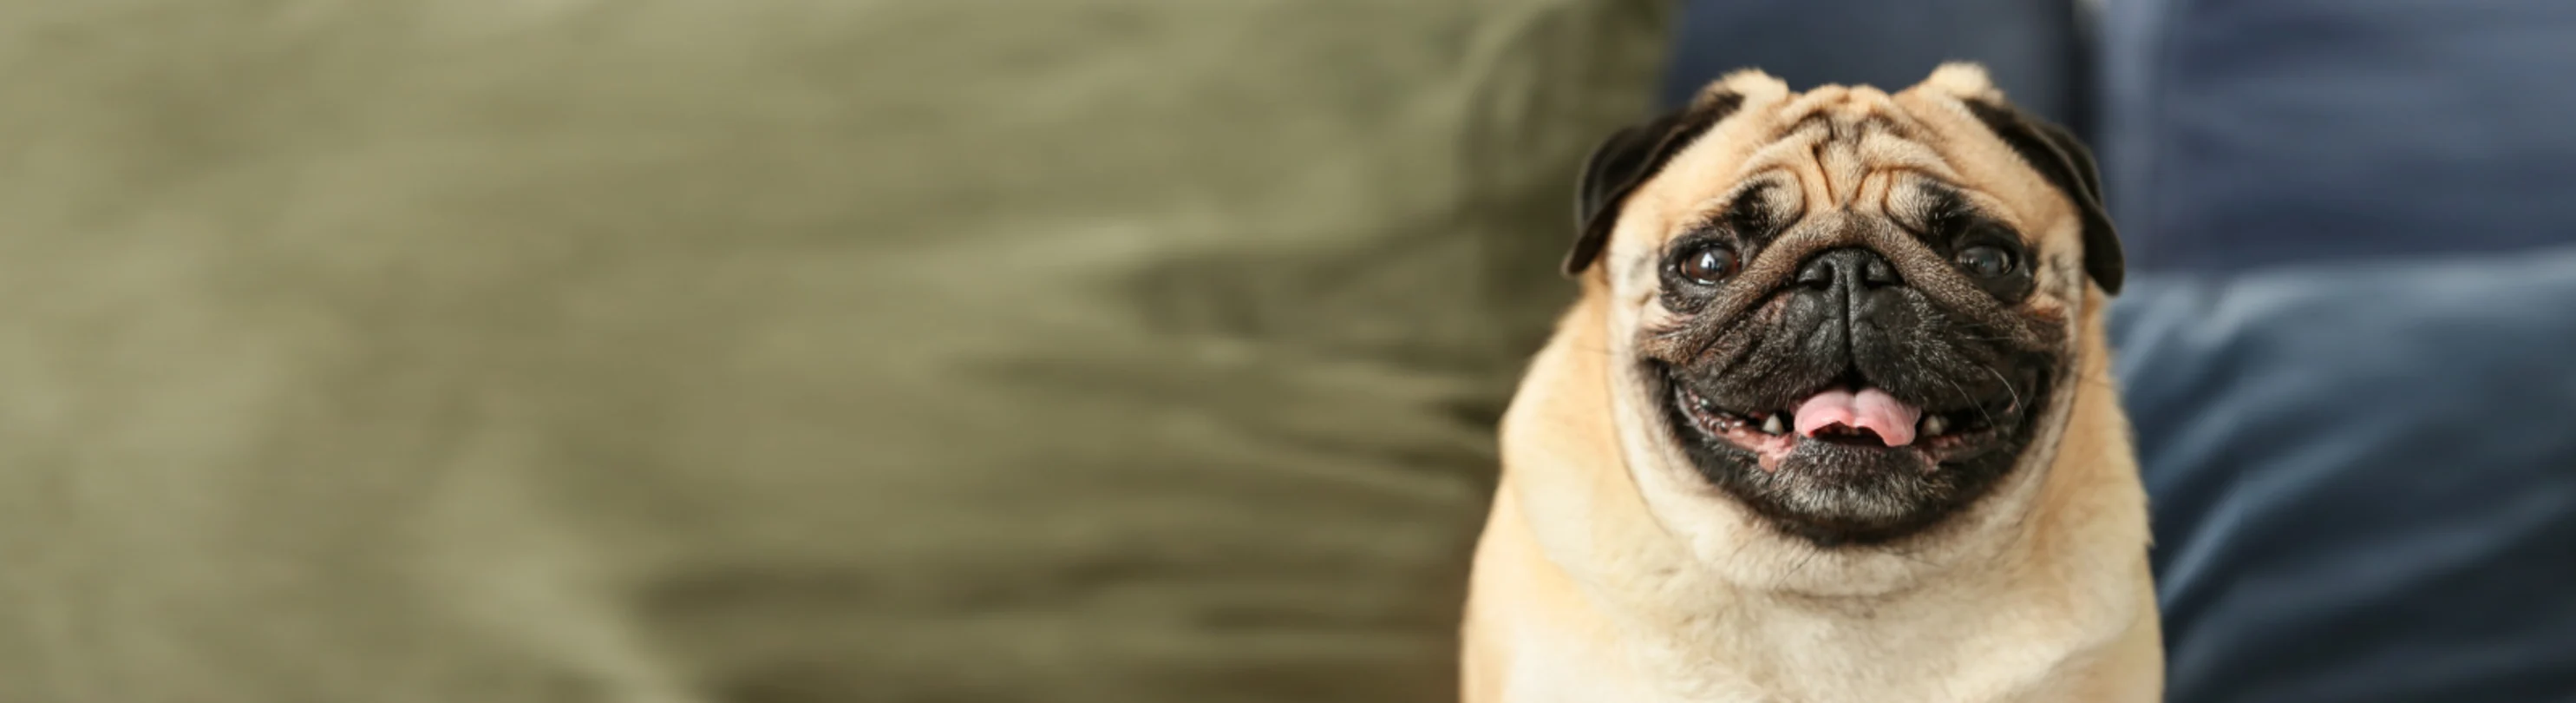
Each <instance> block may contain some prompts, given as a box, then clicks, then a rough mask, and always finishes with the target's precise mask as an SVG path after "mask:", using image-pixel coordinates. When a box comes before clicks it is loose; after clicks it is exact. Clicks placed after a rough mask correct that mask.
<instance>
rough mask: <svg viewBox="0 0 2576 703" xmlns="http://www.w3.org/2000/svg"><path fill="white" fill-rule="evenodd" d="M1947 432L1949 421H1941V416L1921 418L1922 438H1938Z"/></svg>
mask: <svg viewBox="0 0 2576 703" xmlns="http://www.w3.org/2000/svg"><path fill="white" fill-rule="evenodd" d="M1948 431H1950V421H1949V420H1947V419H1943V418H1942V417H1941V416H1939V415H1925V416H1923V435H1924V436H1926V437H1937V436H1940V434H1941V433H1943V432H1948Z"/></svg>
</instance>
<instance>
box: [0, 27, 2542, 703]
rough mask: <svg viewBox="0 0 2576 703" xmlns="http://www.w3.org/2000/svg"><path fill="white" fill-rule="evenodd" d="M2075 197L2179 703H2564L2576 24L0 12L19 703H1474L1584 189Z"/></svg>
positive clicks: (5, 561)
mask: <svg viewBox="0 0 2576 703" xmlns="http://www.w3.org/2000/svg"><path fill="white" fill-rule="evenodd" d="M1946 59H1974V60H1980V61H1984V62H1986V63H1988V64H1989V66H1990V67H1991V68H1992V70H1993V72H1994V74H1995V75H1996V77H1997V79H1998V81H1999V82H2000V83H2001V84H2002V85H2003V86H2004V88H2005V89H2006V90H2007V91H2008V93H2009V94H2010V95H2011V96H2012V97H2014V98H2015V99H2016V100H2018V101H2019V102H2021V103H2022V104H2024V105H2025V106H2028V107H2030V108H2031V109H2033V110H2035V111H2037V112H2040V113H2041V114H2043V115H2046V116H2049V117H2051V118H2053V119H2056V120H2058V121H2062V122H2065V123H2067V124H2069V125H2071V126H2073V127H2074V128H2076V129H2077V131H2079V132H2080V133H2082V134H2083V135H2085V136H2086V137H2087V138H2088V139H2090V140H2091V141H2092V142H2093V143H2095V144H2097V145H2098V146H2099V151H2100V152H2101V154H2102V155H2103V157H2104V163H2105V168H2106V170H2107V176H2108V183H2109V191H2110V194H2111V197H2112V200H2113V205H2114V209H2115V217H2116V218H2117V219H2118V221H2119V222H2120V223H2121V225H2122V231H2123V233H2124V235H2125V238H2126V240H2127V242H2128V245H2127V246H2128V250H2129V252H2130V257H2131V261H2132V264H2131V267H2132V268H2131V272H2132V282H2131V284H2130V287H2129V290H2128V292H2127V294H2126V295H2124V296H2123V298H2122V299H2121V301H2120V303H2119V305H2118V308H2117V309H2116V311H2115V327H2116V328H2117V332H2116V334H2117V336H2118V338H2119V343H2120V345H2121V347H2122V352H2121V356H2120V363H2119V368H2120V372H2121V375H2122V381H2123V384H2124V385H2125V386H2126V391H2127V399H2128V402H2129V404H2130V407H2131V411H2132V413H2133V415H2134V416H2135V421H2136V424H2137V429H2138V435H2139V439H2140V445H2141V447H2142V448H2143V451H2144V453H2145V456H2144V464H2145V471H2146V473H2147V481H2148V484H2149V486H2150V488H2151V491H2152V492H2153V494H2154V500H2155V511H2156V515H2155V517H2156V519H2157V524H2156V531H2157V537H2158V545H2157V547H2156V550H2155V552H2154V563H2155V566H2156V568H2157V570H2158V574H2159V579H2160V584H2159V589H2160V596H2161V598H2162V600H2163V603H2164V609H2165V615H2166V618H2167V624H2166V630H2165V632H2166V637H2167V645H2168V648H2169V650H2170V657H2171V661H2170V665H2169V668H2170V675H2171V678H2172V686H2171V696H2170V698H2171V700H2175V701H2188V702H2217V701H2231V702H2232V701H2246V702H2256V701H2259V702H2262V703H2284V702H2289V703H2303V702H2311V701H2314V702H2324V701H2543V700H2576V373H2571V372H2572V371H2576V361H2571V359H2576V357H2571V356H2570V353H2569V351H2568V350H2569V349H2571V348H2576V197H2570V193H2571V192H2576V132H2571V131H2569V129H2568V128H2567V124H2568V123H2569V119H2570V117H2571V114H2576V84H2570V83H2569V76H2571V75H2576V4H2570V3H2565V2H2557V1H2554V0H2524V1H2519V2H2517V1H2510V0H2267V1H2265V2H2219V1H2217V0H2196V1H2195V0H2113V1H2111V2H2109V3H2107V4H2103V3H2081V2H2073V1H2071V0H2070V1H2056V2H2053V1H2050V0H1907V1H1904V2H1898V1H1896V0H1883V1H1871V2H1863V1H1858V0H1796V1H1791V0H1733V1H1726V0H1688V1H1673V0H1666V1H1652V0H1405V1H1404V2H1349V1H1343V0H1331V1H1319V0H1053V1H1051V2H1033V1H1026V2H1013V1H1009V0H946V1H941V2H931V1H927V0H922V1H914V2H897V1H893V0H840V1H828V2H827V1H823V0H725V1H718V0H695V1H691V0H624V1H620V2H609V1H607V0H365V1H361V0H193V1H181V0H24V1H21V2H14V3H7V4H0V290H5V294H0V701H8V702H13V703H14V702H18V701H27V702H31V703H163V702H168V703H302V702H314V703H340V702H347V703H409V702H423V703H427V702H433V701H437V702H447V701H477V702H488V703H539V702H544V703H557V702H562V703H577V702H590V701H603V702H604V701H620V702H626V701H632V702H639V703H821V702H826V701H860V702H876V701H900V702H914V703H931V702H943V703H944V702H986V701H990V702H995V703H1003V702H1010V701H1048V702H1066V703H1081V702H1087V701H1118V702H1122V703H1146V702H1152V701H1433V700H1441V699H1444V698H1448V697H1452V696H1454V684H1453V682H1452V678H1454V673H1453V672H1454V668H1453V667H1454V666H1455V655H1454V653H1453V651H1452V649H1453V648H1454V646H1455V644H1454V642H1455V633H1454V629H1455V627H1456V623H1457V616H1458V605H1459V599H1460V596H1461V593H1462V590H1463V580H1464V573H1465V565H1466V559H1467V556H1468V552H1469V549H1470V545H1471V543H1472V541H1473V539H1474V536H1475V531H1476V529H1477V527H1478V525H1479V520H1480V518H1481V515H1482V512H1483V510H1484V504H1485V501H1486V499H1487V498H1488V496H1489V492H1490V490H1491V488H1492V484H1493V477H1494V470H1495V456H1494V451H1493V447H1492V445H1493V437H1492V430H1493V425H1494V422H1495V420H1496V418H1497V417H1498V415H1499V413H1500V411H1501V408H1502V407H1503V403H1504V402H1505V401H1506V400H1507V399H1508V396H1509V392H1510V390H1511V387H1512V383H1513V382H1514V380H1515V379H1516V377H1517V375H1518V373H1519V368H1520V364H1521V361H1522V359H1523V357H1524V356H1525V355H1526V354H1528V353H1529V352H1531V351H1532V350H1534V349H1535V347H1536V344H1537V343H1538V341H1539V340H1540V339H1542V338H1543V337H1544V336H1545V334H1546V332H1547V326H1548V322H1549V320H1550V318H1551V317H1552V316H1553V315H1554V314H1555V313H1556V312H1557V311H1558V309H1559V308H1560V307H1561V306H1563V305H1564V304H1565V303H1566V302H1568V301H1569V300H1570V293H1571V288H1570V286H1569V284H1567V283H1566V282H1564V281H1563V280H1562V279H1561V278H1560V277H1558V276H1557V275H1556V274H1555V273H1554V264H1555V262H1556V260H1557V257H1558V256H1559V255H1560V254H1561V252H1562V251H1563V247H1564V245H1565V244H1566V243H1568V242H1569V241H1570V240H1571V236H1572V231H1573V228H1572V226H1571V225H1572V223H1571V214H1570V209H1571V208H1570V206H1571V193H1572V188H1573V180H1574V173H1575V170H1576V167H1577V166H1578V164H1579V162H1580V160H1581V158H1582V156H1583V155H1584V153H1585V152H1586V151H1587V150H1588V149H1589V147H1590V146H1591V145H1592V144H1593V143H1594V142H1595V141H1596V140H1597V139H1599V138H1600V137H1601V136H1603V135H1605V134H1607V133H1608V132H1609V131H1610V130H1611V129H1613V128H1615V127H1617V126H1620V125H1623V124H1627V123H1630V122H1632V121H1635V120H1639V119H1642V118H1643V117H1645V116H1647V115H1649V114H1651V113H1652V112H1653V111H1656V110H1658V109H1661V108H1662V107H1663V106H1665V105H1669V104H1671V103H1673V102H1674V101H1677V100H1679V99H1681V98H1682V97H1683V96H1685V95H1687V94H1688V93H1689V91H1690V90H1692V89H1693V88H1695V87H1696V86H1697V85H1698V84H1699V83H1701V82H1704V81H1706V80H1708V79H1710V78H1713V77H1714V76H1716V75H1717V74H1719V73H1721V72H1723V71H1725V70H1728V69H1732V68H1735V67H1740V66H1758V67H1762V68H1765V69H1768V70H1770V71H1772V72H1774V73H1775V74H1778V75H1782V76H1784V77H1786V78H1787V79H1788V80H1790V81H1791V82H1792V84H1793V85H1795V86H1797V87H1800V88H1804V87H1809V86H1812V85H1814V84H1817V83H1823V82H1867V83H1874V84H1878V85H1882V86H1902V85H1907V84H1911V83H1913V82H1914V81H1916V80H1918V79H1919V78H1920V77H1921V76H1923V75H1924V74H1926V73H1927V72H1928V71H1929V70H1930V69H1931V67H1932V66H1933V65H1934V64H1935V63H1937V62H1939V61H1941V60H1946Z"/></svg>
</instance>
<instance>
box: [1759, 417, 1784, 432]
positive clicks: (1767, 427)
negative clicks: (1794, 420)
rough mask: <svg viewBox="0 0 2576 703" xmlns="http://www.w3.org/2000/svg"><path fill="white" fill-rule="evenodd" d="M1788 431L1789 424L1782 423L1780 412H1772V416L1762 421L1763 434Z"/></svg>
mask: <svg viewBox="0 0 2576 703" xmlns="http://www.w3.org/2000/svg"><path fill="white" fill-rule="evenodd" d="M1787 431H1789V428H1788V426H1786V425H1782V424H1780V414H1779V413H1772V414H1771V417H1769V418H1766V419H1764V420H1763V421H1762V433H1763V434H1768V435H1776V434H1780V433H1783V432H1787Z"/></svg>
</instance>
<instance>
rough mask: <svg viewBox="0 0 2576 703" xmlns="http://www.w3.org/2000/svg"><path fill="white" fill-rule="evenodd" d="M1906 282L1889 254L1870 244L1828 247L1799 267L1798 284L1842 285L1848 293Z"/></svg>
mask: <svg viewBox="0 0 2576 703" xmlns="http://www.w3.org/2000/svg"><path fill="white" fill-rule="evenodd" d="M1904 282H1905V279H1903V278H1900V277H1898V276H1897V275H1896V265H1895V264H1890V263H1887V257H1883V256H1879V255H1878V252H1875V251H1871V250H1869V249H1868V248H1866V247H1843V248H1841V249H1832V250H1828V251H1826V252H1825V253H1822V254H1817V255H1815V256H1814V257H1813V258H1809V259H1807V263H1806V265H1805V266H1802V267H1800V268H1799V269H1798V285H1800V286H1804V287H1806V288H1808V289H1811V290H1819V291H1830V290H1834V289H1837V288H1839V289H1842V291H1843V292H1844V293H1845V294H1853V293H1860V292H1863V291H1867V290H1869V289H1871V288H1885V287H1888V286H1893V285H1897V284H1900V283H1904Z"/></svg>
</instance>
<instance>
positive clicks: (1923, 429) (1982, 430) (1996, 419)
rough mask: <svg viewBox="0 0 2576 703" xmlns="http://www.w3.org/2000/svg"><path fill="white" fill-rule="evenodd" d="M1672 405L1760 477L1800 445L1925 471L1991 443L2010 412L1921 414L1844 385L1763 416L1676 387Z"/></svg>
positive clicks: (1908, 406) (1880, 392) (1974, 409)
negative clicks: (1915, 461) (1911, 459)
mask: <svg viewBox="0 0 2576 703" xmlns="http://www.w3.org/2000/svg"><path fill="white" fill-rule="evenodd" d="M1673 401H1674V403H1675V404H1676V405H1678V406H1679V409H1680V410H1681V412H1682V416H1683V417H1684V418H1687V419H1688V420H1689V424H1690V425H1691V426H1693V427H1694V428H1696V429H1698V430H1699V431H1700V433H1701V434H1703V435H1705V436H1707V437H1709V438H1711V439H1716V440H1719V441H1723V442H1726V443H1728V444H1732V445H1735V446H1736V447H1738V448H1741V449H1744V450H1745V451H1748V452H1752V453H1753V454H1754V456H1755V457H1757V458H1758V459H1759V463H1760V465H1761V467H1762V469H1763V470H1765V471H1774V470H1778V469H1779V467H1780V464H1781V462H1782V461H1783V460H1785V459H1787V458H1788V457H1789V455H1790V454H1791V453H1792V452H1795V451H1796V450H1797V448H1798V446H1799V444H1800V443H1802V442H1821V443H1826V444H1833V445H1839V446H1843V447H1850V448H1854V449H1876V450H1884V451H1889V452H1898V453H1906V454H1912V455H1916V456H1918V457H1919V460H1920V461H1922V462H1923V463H1924V468H1925V469H1926V470H1930V469H1932V468H1936V467H1937V465H1938V464H1940V463H1941V462H1944V461H1949V460H1953V459H1956V458H1959V457H1962V456H1965V455H1967V454H1971V453H1976V452H1977V451H1979V450H1981V449H1984V448H1986V445H1990V444H1992V443H1993V442H1994V440H1995V439H1996V437H1997V434H1998V433H1997V432H1996V428H1997V427H1998V426H1999V423H2000V422H2002V421H2008V418H2007V417H2006V416H2005V415H2006V414H2007V413H2009V412H2011V411H2013V410H2016V409H2017V408H2007V409H2006V410H2005V412H2003V413H1998V412H1996V411H1994V410H1991V409H1987V408H1981V407H1966V408H1954V409H1944V410H1940V411H1929V412H1927V411H1926V410H1924V409H1923V408H1921V407H1918V406H1915V405H1913V404H1909V403H1906V402H1904V401H1902V400H1898V399H1897V398H1896V397H1895V396H1893V395H1890V394H1888V393H1887V392H1886V391H1884V390H1880V389H1878V388H1875V387H1871V386H1867V385H1857V386H1855V385H1849V384H1846V385H1838V386H1834V387H1829V388H1824V389H1819V390H1817V391H1816V392H1815V393H1813V394H1812V395H1809V396H1807V397H1806V398H1805V399H1804V400H1801V401H1798V402H1797V403H1795V404H1793V405H1792V406H1790V407H1781V408H1771V409H1764V410H1738V409H1730V408H1724V407H1720V406H1719V405H1717V404H1716V403H1714V402H1711V401H1709V400H1708V399H1706V398H1703V397H1701V396H1700V395H1699V394H1698V393H1694V392H1692V391H1691V390H1690V388H1689V387H1687V386H1685V385H1682V384H1674V385H1673Z"/></svg>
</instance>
